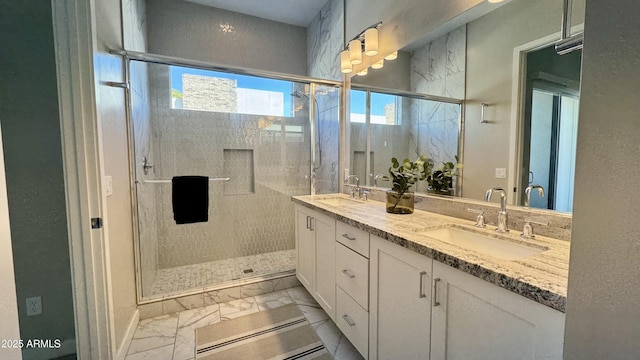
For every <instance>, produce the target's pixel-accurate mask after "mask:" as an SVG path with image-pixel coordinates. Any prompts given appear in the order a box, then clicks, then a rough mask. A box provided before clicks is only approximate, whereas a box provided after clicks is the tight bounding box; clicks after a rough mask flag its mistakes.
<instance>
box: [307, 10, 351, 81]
mask: <svg viewBox="0 0 640 360" xmlns="http://www.w3.org/2000/svg"><path fill="white" fill-rule="evenodd" d="M343 7H344V6H343V1H342V0H329V1H327V4H326V5H325V6H324V7H323V8H322V10H321V11H320V13H318V15H317V16H316V18H315V19H314V20H313V21H312V22H311V24H310V25H309V27H308V28H307V68H308V72H309V76H311V77H315V78H319V79H328V80H335V81H342V73H341V72H340V68H339V67H338V63H339V56H340V51H341V50H342V47H343V42H344V40H343V39H344V36H343V34H342V19H343V11H342V10H343Z"/></svg>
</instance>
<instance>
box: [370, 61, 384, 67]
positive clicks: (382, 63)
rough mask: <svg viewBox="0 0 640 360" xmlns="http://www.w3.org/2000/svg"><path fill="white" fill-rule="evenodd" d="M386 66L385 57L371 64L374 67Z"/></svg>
mask: <svg viewBox="0 0 640 360" xmlns="http://www.w3.org/2000/svg"><path fill="white" fill-rule="evenodd" d="M383 66H384V59H380V60H379V61H376V62H375V63H373V65H371V68H372V69H376V70H377V69H382V67H383Z"/></svg>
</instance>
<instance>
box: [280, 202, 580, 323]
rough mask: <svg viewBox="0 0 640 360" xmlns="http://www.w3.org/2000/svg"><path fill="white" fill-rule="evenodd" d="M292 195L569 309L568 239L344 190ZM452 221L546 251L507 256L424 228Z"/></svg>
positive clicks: (383, 235)
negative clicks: (391, 204) (398, 208)
mask: <svg viewBox="0 0 640 360" xmlns="http://www.w3.org/2000/svg"><path fill="white" fill-rule="evenodd" d="M335 198H343V199H346V200H345V201H339V202H340V204H336V205H330V204H327V203H323V202H321V201H322V200H326V199H335ZM292 200H293V201H294V202H295V203H298V204H302V205H305V206H307V207H310V208H312V209H314V210H317V211H319V212H321V213H324V214H326V215H328V216H331V217H333V218H335V219H337V220H339V221H342V222H345V223H348V224H350V225H353V226H355V227H358V228H360V229H362V230H365V231H367V232H369V233H371V234H373V235H376V236H378V237H381V238H383V239H386V240H388V241H391V242H393V243H395V244H398V245H400V246H402V247H405V248H407V249H410V250H412V251H415V252H417V253H419V254H422V255H425V256H428V257H430V258H432V259H434V260H436V261H439V262H441V263H444V264H447V265H449V266H451V267H453V268H456V269H459V270H461V271H464V272H466V273H468V274H471V275H474V276H476V277H478V278H481V279H483V280H486V281H488V282H490V283H492V284H495V285H497V286H500V287H502V288H504V289H507V290H509V291H512V292H514V293H516V294H519V295H522V296H524V297H526V298H529V299H531V300H534V301H536V302H539V303H541V304H543V305H545V306H548V307H550V308H553V309H555V310H558V311H561V312H565V309H566V296H567V279H568V275H569V242H568V241H564V240H557V239H552V238H548V237H543V236H539V235H536V237H535V238H534V239H531V240H525V239H521V238H520V233H521V231H520V230H514V229H511V231H510V232H509V233H506V234H499V235H498V234H496V232H495V226H491V225H487V227H486V228H483V229H481V228H476V227H474V226H473V225H474V222H472V221H468V220H464V219H459V218H455V217H450V216H444V215H440V214H436V213H431V212H426V211H421V210H415V211H414V213H413V214H409V215H395V214H389V213H387V212H386V210H385V203H383V202H379V201H372V200H369V201H367V202H361V201H357V200H354V201H349V200H350V198H349V197H348V196H346V195H342V194H330V195H304V196H294V197H293V198H292ZM507 211H508V208H507ZM447 226H453V227H463V228H465V229H468V230H470V231H472V232H477V233H481V234H484V235H487V236H489V237H503V239H504V238H505V237H506V238H507V240H509V241H511V242H514V243H519V244H525V245H527V246H530V247H533V248H539V249H542V250H544V251H542V252H540V253H538V254H535V255H532V256H528V257H525V258H522V259H518V260H501V259H498V258H494V257H492V256H489V255H486V254H483V253H481V252H476V251H473V250H469V249H467V248H463V247H460V246H456V245H453V244H450V243H447V242H443V241H440V240H437V239H434V238H431V237H429V236H427V235H425V234H424V233H423V232H424V231H426V230H430V229H438V228H442V227H447ZM534 227H535V225H534ZM534 233H535V228H534Z"/></svg>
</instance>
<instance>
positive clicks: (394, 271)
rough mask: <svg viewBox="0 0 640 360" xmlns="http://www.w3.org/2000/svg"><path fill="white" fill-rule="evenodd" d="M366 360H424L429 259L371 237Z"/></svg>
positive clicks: (428, 313)
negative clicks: (367, 356)
mask: <svg viewBox="0 0 640 360" xmlns="http://www.w3.org/2000/svg"><path fill="white" fill-rule="evenodd" d="M370 260H371V262H370V276H371V284H370V287H371V295H370V302H371V303H370V308H369V309H370V311H369V314H370V319H369V324H370V325H369V336H370V342H369V358H370V359H381V360H382V359H385V360H386V359H428V358H429V342H430V324H431V322H430V319H431V286H430V284H431V263H432V260H431V259H430V258H427V257H425V256H422V255H420V254H417V253H415V252H412V251H410V250H407V249H404V248H402V247H400V246H398V245H395V244H392V243H390V242H389V241H386V240H383V239H381V238H379V237H376V236H373V235H372V236H371V259H370Z"/></svg>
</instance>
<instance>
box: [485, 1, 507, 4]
mask: <svg viewBox="0 0 640 360" xmlns="http://www.w3.org/2000/svg"><path fill="white" fill-rule="evenodd" d="M487 1H488V2H489V3H491V4H497V3H501V2H503V1H504V0H487Z"/></svg>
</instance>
